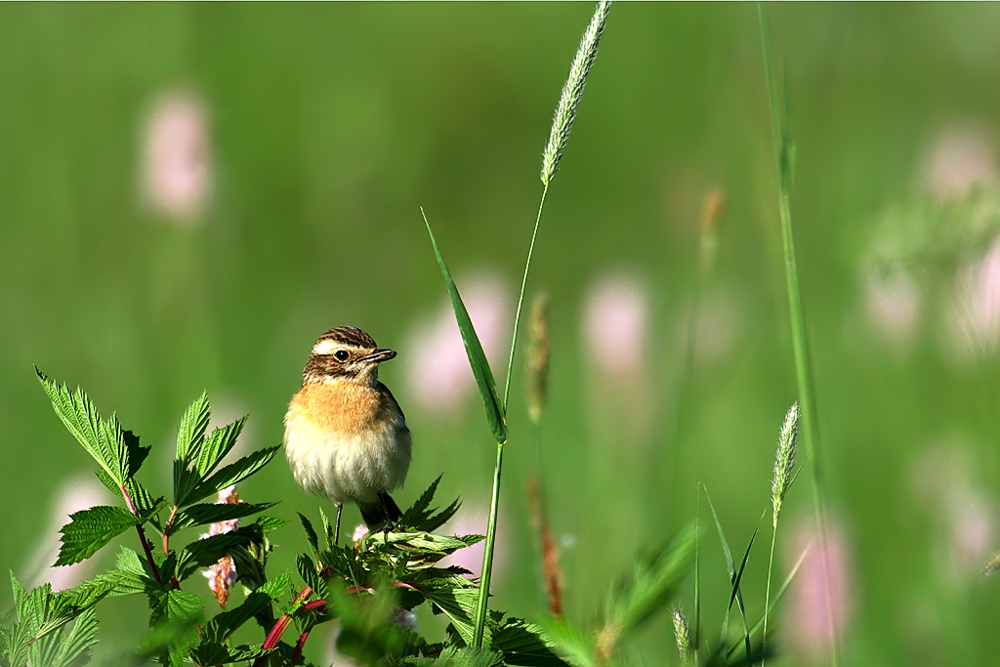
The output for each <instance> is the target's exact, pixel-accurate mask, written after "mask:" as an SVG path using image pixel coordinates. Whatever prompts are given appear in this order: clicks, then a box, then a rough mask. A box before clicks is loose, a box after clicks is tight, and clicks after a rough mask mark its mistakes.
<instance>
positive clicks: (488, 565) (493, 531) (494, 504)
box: [472, 442, 503, 648]
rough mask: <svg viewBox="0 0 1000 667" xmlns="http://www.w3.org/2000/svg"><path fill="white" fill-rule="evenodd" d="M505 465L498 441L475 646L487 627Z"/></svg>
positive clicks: (479, 643) (480, 640)
mask: <svg viewBox="0 0 1000 667" xmlns="http://www.w3.org/2000/svg"><path fill="white" fill-rule="evenodd" d="M502 466H503V443H502V442H498V443H497V463H496V467H495V468H494V471H493V497H492V499H491V500H490V520H489V525H488V526H487V527H486V547H485V549H484V551H483V574H482V576H481V577H480V578H479V600H477V601H476V627H475V632H474V634H473V639H472V643H473V646H475V648H481V647H482V645H483V631H484V629H485V627H486V610H487V608H488V606H489V595H490V575H491V574H492V572H493V547H494V545H495V544H496V537H497V511H498V510H499V508H500V470H501V467H502Z"/></svg>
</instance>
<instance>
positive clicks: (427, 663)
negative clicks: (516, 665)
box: [402, 646, 504, 667]
mask: <svg viewBox="0 0 1000 667" xmlns="http://www.w3.org/2000/svg"><path fill="white" fill-rule="evenodd" d="M402 664H404V665H412V666H413V667H503V665H504V660H503V656H502V655H501V654H499V653H495V652H493V651H489V650H487V649H482V648H471V647H468V646H464V647H461V648H456V647H454V646H450V647H448V648H446V649H445V650H443V651H442V652H441V655H439V656H437V657H436V658H419V657H411V658H404V660H403V662H402Z"/></svg>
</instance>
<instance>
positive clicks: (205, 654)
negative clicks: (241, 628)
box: [191, 643, 265, 665]
mask: <svg viewBox="0 0 1000 667" xmlns="http://www.w3.org/2000/svg"><path fill="white" fill-rule="evenodd" d="M264 653H265V651H264V648H263V645H261V644H240V645H239V646H227V645H225V644H219V643H202V644H199V645H198V646H196V647H194V648H193V649H191V659H192V660H194V662H195V664H198V665H231V664H233V663H235V662H243V661H248V660H253V659H254V658H257V657H258V656H261V655H264Z"/></svg>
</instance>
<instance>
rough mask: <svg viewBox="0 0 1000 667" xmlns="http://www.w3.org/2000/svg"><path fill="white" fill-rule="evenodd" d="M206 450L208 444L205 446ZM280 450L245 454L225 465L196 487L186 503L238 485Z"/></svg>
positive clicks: (278, 446)
mask: <svg viewBox="0 0 1000 667" xmlns="http://www.w3.org/2000/svg"><path fill="white" fill-rule="evenodd" d="M205 448H206V450H207V449H208V444H207V443H206V445H205ZM279 449H281V445H276V446H274V447H268V448H266V449H261V450H258V451H256V452H253V453H252V454H247V455H246V456H244V457H243V458H241V459H239V460H238V461H236V462H235V463H231V464H229V465H227V466H226V467H225V468H222V469H221V470H219V471H218V472H216V473H215V474H214V475H212V476H211V477H209V478H208V479H206V480H205V481H204V482H202V483H201V484H199V485H198V487H197V488H196V489H195V490H194V491H193V492H192V493H191V495H190V496H189V497H188V498H187V502H189V503H193V502H197V501H199V500H201V499H202V498H205V497H207V496H210V495H212V494H213V493H218V492H219V491H221V490H222V489H224V488H226V487H227V486H232V485H233V484H239V483H240V482H242V481H243V480H244V479H246V478H247V477H249V476H250V475H253V474H254V473H256V472H257V471H258V470H260V469H261V468H263V467H264V466H266V465H267V464H268V463H270V462H271V460H272V459H273V458H274V455H275V454H276V453H277V452H278V450H279Z"/></svg>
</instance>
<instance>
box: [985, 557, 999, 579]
mask: <svg viewBox="0 0 1000 667" xmlns="http://www.w3.org/2000/svg"><path fill="white" fill-rule="evenodd" d="M997 570H1000V553H997V554H994V555H993V558H990V559H989V560H988V561H986V567H985V569H984V570H983V574H985V575H986V576H989V575H991V574H993V573H994V572H996V571H997Z"/></svg>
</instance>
